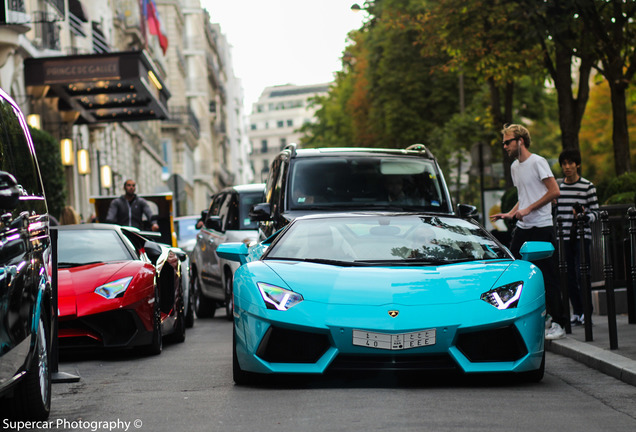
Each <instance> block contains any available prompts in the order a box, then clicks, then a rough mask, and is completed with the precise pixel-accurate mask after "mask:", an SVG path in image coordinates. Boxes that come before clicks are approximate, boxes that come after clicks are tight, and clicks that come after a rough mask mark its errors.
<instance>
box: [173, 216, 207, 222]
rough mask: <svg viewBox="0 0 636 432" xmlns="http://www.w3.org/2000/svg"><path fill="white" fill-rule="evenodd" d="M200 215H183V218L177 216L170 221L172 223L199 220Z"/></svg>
mask: <svg viewBox="0 0 636 432" xmlns="http://www.w3.org/2000/svg"><path fill="white" fill-rule="evenodd" d="M200 218H201V215H184V216H177V217H174V218H172V220H174V221H177V222H178V221H182V220H193V219H200Z"/></svg>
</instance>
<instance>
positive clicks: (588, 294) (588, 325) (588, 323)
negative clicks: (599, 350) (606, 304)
mask: <svg viewBox="0 0 636 432" xmlns="http://www.w3.org/2000/svg"><path fill="white" fill-rule="evenodd" d="M575 223H576V224H577V225H576V232H577V234H578V242H579V260H580V263H579V272H580V275H581V279H580V281H581V283H580V286H579V288H580V289H581V297H582V300H583V315H584V316H585V341H586V342H590V341H592V340H594V338H593V335H592V285H591V283H590V272H589V269H590V266H589V264H588V262H587V254H586V253H585V215H584V214H583V213H579V214H578V215H577V216H576V220H575ZM571 241H574V239H572V240H571Z"/></svg>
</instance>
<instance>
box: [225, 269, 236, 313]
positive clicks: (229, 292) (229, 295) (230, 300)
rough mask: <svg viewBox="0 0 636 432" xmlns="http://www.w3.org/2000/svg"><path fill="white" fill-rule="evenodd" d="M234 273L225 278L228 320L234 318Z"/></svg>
mask: <svg viewBox="0 0 636 432" xmlns="http://www.w3.org/2000/svg"><path fill="white" fill-rule="evenodd" d="M233 280H234V279H233V278H232V274H228V275H227V277H226V278H225V318H226V319H227V320H228V321H232V319H234V288H233V285H232V284H233Z"/></svg>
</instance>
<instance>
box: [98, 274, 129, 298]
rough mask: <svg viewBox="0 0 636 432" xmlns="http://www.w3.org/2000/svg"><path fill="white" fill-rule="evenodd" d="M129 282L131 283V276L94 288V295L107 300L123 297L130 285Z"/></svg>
mask: <svg viewBox="0 0 636 432" xmlns="http://www.w3.org/2000/svg"><path fill="white" fill-rule="evenodd" d="M130 281H132V276H129V277H126V278H123V279H117V280H116V281H112V282H108V283H105V284H104V285H101V286H98V287H97V288H95V294H99V295H100V296H102V297H104V298H107V299H109V300H110V299H114V298H117V297H121V296H123V295H124V292H126V289H127V288H128V285H130Z"/></svg>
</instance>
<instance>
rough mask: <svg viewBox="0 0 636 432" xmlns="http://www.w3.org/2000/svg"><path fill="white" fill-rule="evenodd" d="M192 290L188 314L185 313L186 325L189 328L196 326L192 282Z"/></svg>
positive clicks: (187, 309) (190, 287)
mask: <svg viewBox="0 0 636 432" xmlns="http://www.w3.org/2000/svg"><path fill="white" fill-rule="evenodd" d="M188 289H189V290H190V295H189V296H188V304H187V305H186V314H185V326H186V327H187V328H192V327H194V295H193V294H192V293H193V291H194V290H193V289H192V284H190V286H189V287H188Z"/></svg>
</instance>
